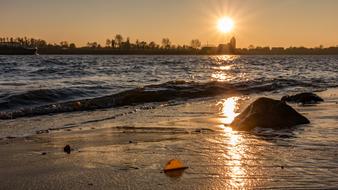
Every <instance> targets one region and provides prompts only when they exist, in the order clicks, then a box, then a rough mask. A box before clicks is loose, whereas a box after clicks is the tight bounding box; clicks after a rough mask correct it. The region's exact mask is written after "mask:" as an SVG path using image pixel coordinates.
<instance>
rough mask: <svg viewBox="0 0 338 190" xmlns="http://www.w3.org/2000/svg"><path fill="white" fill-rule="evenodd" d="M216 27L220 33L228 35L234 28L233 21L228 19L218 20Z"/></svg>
mask: <svg viewBox="0 0 338 190" xmlns="http://www.w3.org/2000/svg"><path fill="white" fill-rule="evenodd" d="M217 27H218V30H219V31H220V32H223V33H228V32H230V31H231V30H232V29H233V28H234V21H233V20H232V19H231V18H230V17H223V18H220V19H219V20H218V23H217Z"/></svg>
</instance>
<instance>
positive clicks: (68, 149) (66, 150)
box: [63, 144, 72, 154]
mask: <svg viewBox="0 0 338 190" xmlns="http://www.w3.org/2000/svg"><path fill="white" fill-rule="evenodd" d="M63 151H64V152H66V153H67V154H70V152H71V151H72V149H71V148H70V146H69V145H68V144H67V145H66V146H65V147H64V148H63Z"/></svg>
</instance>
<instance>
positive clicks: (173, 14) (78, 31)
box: [0, 0, 338, 47]
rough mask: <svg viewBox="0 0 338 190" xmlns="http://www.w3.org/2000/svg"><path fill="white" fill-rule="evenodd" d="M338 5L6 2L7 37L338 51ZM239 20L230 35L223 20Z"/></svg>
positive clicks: (268, 0)
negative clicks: (220, 24)
mask: <svg viewBox="0 0 338 190" xmlns="http://www.w3.org/2000/svg"><path fill="white" fill-rule="evenodd" d="M337 10H338V1H337V0H170V1H169V0H95V1H94V0H67V1H66V0H57V1H56V0H0V23H1V28H0V36H14V37H16V36H28V37H36V38H42V39H45V40H47V41H49V42H56V43H59V42H60V41H63V40H67V41H70V42H75V43H76V44H77V45H84V44H86V42H89V41H90V42H92V41H98V42H99V43H101V44H104V42H105V39H106V38H108V37H109V38H112V37H113V36H114V35H115V34H116V33H120V34H122V35H123V36H124V37H127V36H129V37H130V38H131V40H132V41H134V40H136V39H139V40H145V41H152V40H154V41H156V42H157V43H160V41H161V39H162V38H163V37H168V38H170V39H171V41H172V42H173V43H178V44H189V42H190V41H191V39H195V38H198V39H200V40H201V41H202V44H206V43H208V44H218V43H222V42H224V41H225V40H226V39H229V38H230V36H232V35H234V36H236V38H237V41H238V46H239V47H248V46H249V45H250V44H253V45H255V46H284V47H289V46H307V47H314V46H319V45H321V44H322V45H324V46H326V47H327V46H336V45H338V19H337V18H338V11H337ZM222 16H229V17H232V18H233V20H234V22H235V30H234V31H232V32H231V33H230V34H227V35H224V34H221V33H220V32H219V31H218V30H217V27H216V26H217V19H218V18H219V17H222Z"/></svg>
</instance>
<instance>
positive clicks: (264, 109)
mask: <svg viewBox="0 0 338 190" xmlns="http://www.w3.org/2000/svg"><path fill="white" fill-rule="evenodd" d="M307 123H310V121H309V120H308V119H307V118H306V117H304V116H303V115H301V114H300V113H298V112H297V111H296V110H294V109H293V108H292V107H291V106H289V105H287V104H286V103H285V102H283V101H279V100H273V99H270V98H258V99H257V100H256V101H254V102H253V103H251V104H250V105H249V106H248V107H247V108H246V109H245V110H244V111H243V112H242V113H241V114H239V115H238V116H237V117H236V118H235V119H234V121H233V122H232V123H231V124H230V126H231V127H232V128H233V129H235V130H244V131H249V130H251V129H254V128H256V127H261V128H272V129H284V128H289V127H292V126H295V125H299V124H307Z"/></svg>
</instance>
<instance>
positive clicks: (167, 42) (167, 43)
mask: <svg viewBox="0 0 338 190" xmlns="http://www.w3.org/2000/svg"><path fill="white" fill-rule="evenodd" d="M170 45H171V42H170V40H169V38H163V39H162V47H163V48H165V49H169V48H170Z"/></svg>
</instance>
